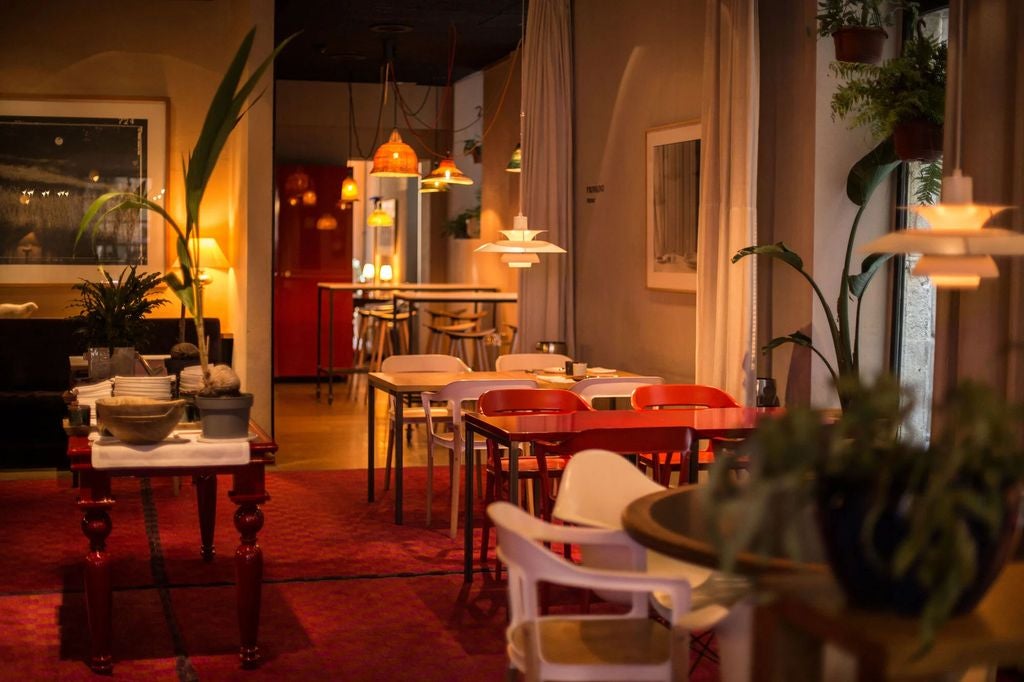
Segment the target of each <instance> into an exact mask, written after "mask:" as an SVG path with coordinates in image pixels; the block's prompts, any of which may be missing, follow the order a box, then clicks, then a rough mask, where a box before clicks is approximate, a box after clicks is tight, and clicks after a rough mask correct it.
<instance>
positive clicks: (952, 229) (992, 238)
mask: <svg viewBox="0 0 1024 682" xmlns="http://www.w3.org/2000/svg"><path fill="white" fill-rule="evenodd" d="M964 4H965V3H964V2H961V3H960V10H959V13H958V21H957V46H956V54H957V62H956V64H957V86H956V124H957V127H956V144H955V146H954V153H955V155H956V157H955V159H954V161H955V165H954V169H953V173H952V175H947V176H945V177H943V178H942V201H941V202H940V203H938V204H935V205H932V206H928V205H918V206H908V207H907V208H908V209H909V210H911V211H913V212H914V213H916V214H917V215H919V216H920V217H921V218H923V219H924V220H926V221H928V224H929V225H930V226H931V229H928V230H926V229H907V230H899V231H896V232H890V233H889V234H886V235H884V236H882V237H879V238H878V239H876V240H874V241H872V242H870V243H868V244H865V245H864V246H863V247H862V248H861V251H862V252H866V253H919V254H921V258H920V259H919V260H918V261H917V264H916V265H915V266H914V269H913V270H911V274H914V275H919V276H925V277H928V278H929V279H930V280H931V282H932V284H934V285H935V286H936V287H940V288H950V289H976V288H977V287H978V285H979V284H980V283H981V279H982V278H990V277H998V276H999V269H998V268H997V267H996V263H995V261H994V260H992V256H1011V255H1024V235H1022V234H1020V233H1018V232H1013V231H1012V230H1004V229H1001V228H985V227H984V225H985V223H987V222H988V220H989V219H990V218H992V216H994V215H996V214H997V213H999V212H1001V211H1004V210H1006V209H1008V208H1012V207H1011V206H1002V205H998V204H976V203H974V183H973V181H972V180H971V177H970V176H969V175H964V174H963V171H962V170H961V169H960V161H961V138H962V136H963V73H964Z"/></svg>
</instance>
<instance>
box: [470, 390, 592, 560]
mask: <svg viewBox="0 0 1024 682" xmlns="http://www.w3.org/2000/svg"><path fill="white" fill-rule="evenodd" d="M590 409H591V407H590V405H588V404H587V402H586V401H585V400H583V398H581V397H579V396H578V395H576V394H575V393H573V392H571V391H565V390H562V389H555V388H526V389H521V388H505V389H495V390H491V391H487V392H486V393H484V394H483V395H481V396H480V399H479V400H478V401H477V410H478V411H479V412H480V414H483V415H486V416H489V417H493V416H498V415H519V414H566V413H569V412H579V411H583V410H590ZM546 464H547V463H546V462H541V463H538V461H537V457H536V456H527V457H520V458H519V485H520V493H519V499H523V498H524V494H523V493H524V491H525V485H526V484H527V483H530V482H533V481H538V480H541V479H540V472H541V471H542V470H543V471H544V472H545V475H544V480H543V481H542V484H541V487H542V488H543V487H545V486H547V485H549V481H550V479H552V478H558V477H559V476H560V475H561V471H562V468H563V465H564V461H563V460H562V459H561V458H559V459H558V460H557V461H555V462H552V465H551V466H550V467H549V466H545V465H546ZM508 485H509V474H508V459H506V458H504V457H502V456H501V452H500V450H499V448H498V447H497V446H496V445H495V444H494V443H493V442H492V441H488V442H487V480H486V481H485V482H484V492H485V502H484V506H485V508H486V507H487V506H488V505H490V504H491V502H494V501H496V500H507V499H509V495H508ZM539 497H540V501H539V503H538V506H539V508H540V516H541V517H542V518H544V519H546V520H548V521H550V520H551V507H550V506H549V505H548V504H547V499H548V495H546V494H544V493H542V494H541V495H540V496H539ZM490 534H491V519H490V517H489V516H487V515H486V514H485V515H484V522H483V529H482V537H481V541H480V564H481V565H484V564H485V563H486V562H487V548H488V545H489V544H490Z"/></svg>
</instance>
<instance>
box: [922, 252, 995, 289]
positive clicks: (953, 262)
mask: <svg viewBox="0 0 1024 682" xmlns="http://www.w3.org/2000/svg"><path fill="white" fill-rule="evenodd" d="M911 274H914V275H918V276H922V277H928V278H929V279H930V280H931V281H932V284H934V285H935V286H937V287H941V288H947V289H977V288H978V285H979V284H981V279H982V278H983V277H984V278H989V277H998V276H999V268H997V267H996V262H995V261H994V260H992V257H991V256H921V258H920V259H919V260H918V261H917V264H916V265H914V269H913V270H912V271H911Z"/></svg>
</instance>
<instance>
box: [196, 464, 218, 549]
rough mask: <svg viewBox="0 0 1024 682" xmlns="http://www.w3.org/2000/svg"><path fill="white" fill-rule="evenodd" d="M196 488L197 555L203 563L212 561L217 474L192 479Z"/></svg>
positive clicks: (199, 475)
mask: <svg viewBox="0 0 1024 682" xmlns="http://www.w3.org/2000/svg"><path fill="white" fill-rule="evenodd" d="M192 485H194V486H195V488H196V506H197V507H198V509H199V538H200V541H201V546H200V548H199V554H200V556H202V557H203V561H213V556H214V554H216V550H215V549H214V547H213V530H214V527H215V525H216V522H217V474H198V475H196V476H193V477H192Z"/></svg>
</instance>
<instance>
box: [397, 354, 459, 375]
mask: <svg viewBox="0 0 1024 682" xmlns="http://www.w3.org/2000/svg"><path fill="white" fill-rule="evenodd" d="M380 371H382V372H388V373H399V372H471V371H472V370H471V369H470V368H469V367H468V366H467V365H466V363H465V362H463V361H462V360H461V359H460V358H457V357H455V356H454V355H440V354H433V353H424V354H413V355H389V356H388V357H386V358H384V362H383V363H381V366H380Z"/></svg>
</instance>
